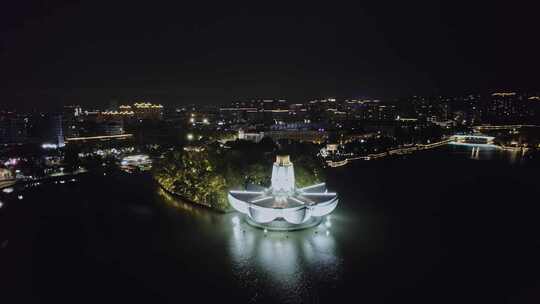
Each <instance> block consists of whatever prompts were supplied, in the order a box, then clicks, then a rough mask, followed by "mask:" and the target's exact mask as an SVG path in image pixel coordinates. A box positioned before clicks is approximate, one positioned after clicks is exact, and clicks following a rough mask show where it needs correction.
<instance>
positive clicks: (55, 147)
mask: <svg viewBox="0 0 540 304" xmlns="http://www.w3.org/2000/svg"><path fill="white" fill-rule="evenodd" d="M41 148H43V149H58V145H56V144H49V143H44V144H42V145H41Z"/></svg>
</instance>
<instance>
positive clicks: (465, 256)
mask: <svg viewBox="0 0 540 304" xmlns="http://www.w3.org/2000/svg"><path fill="white" fill-rule="evenodd" d="M471 149H472V148H470V147H446V148H443V149H441V150H438V151H429V152H423V153H419V154H415V155H411V156H407V157H405V158H404V159H387V160H381V161H367V162H365V161H364V162H357V163H355V164H353V165H350V166H347V167H341V168H336V169H332V170H331V171H329V172H328V184H329V188H330V189H331V190H335V191H337V192H338V193H339V195H340V204H339V205H338V208H337V209H336V211H335V212H334V213H333V214H332V215H331V217H330V218H329V219H327V220H325V221H324V222H323V224H321V225H320V226H319V227H317V228H315V229H310V230H304V231H299V232H289V233H283V232H268V233H267V234H265V233H264V232H263V231H261V230H258V229H255V228H252V227H250V226H247V225H246V224H245V223H244V222H243V221H242V220H241V218H240V217H239V215H238V214H236V213H230V214H225V215H223V214H218V213H214V212H212V211H209V210H206V209H201V208H197V207H193V206H191V205H189V204H185V203H182V202H178V201H176V200H174V199H172V198H170V197H168V196H167V195H166V194H164V193H163V192H161V191H158V190H157V188H156V186H155V185H154V184H153V183H152V182H151V180H150V179H149V178H148V177H144V176H135V175H115V176H110V175H108V176H91V175H89V176H86V177H81V178H80V179H79V180H78V181H77V182H75V183H66V184H56V185H54V184H53V185H47V186H42V187H39V188H36V189H32V190H28V191H26V192H24V193H23V195H24V198H23V199H22V200H18V199H17V198H16V195H15V194H11V195H4V196H3V197H2V198H1V199H2V200H3V201H4V203H5V204H4V207H3V208H2V209H0V279H1V282H0V283H1V286H2V287H1V288H0V290H1V293H0V302H1V303H27V302H30V303H58V302H70V303H103V302H106V303H108V302H120V303H127V302H133V301H136V302H147V303H150V302H153V303H159V302H171V303H184V302H185V303H193V302H209V301H213V302H216V301H219V302H222V303H228V302H231V301H237V302H238V303H250V302H280V303H319V302H323V303H338V302H343V301H345V300H347V302H353V303H360V302H363V303H394V302H396V303H403V302H413V303H463V302H466V303H539V302H540V237H539V235H540V234H539V233H540V224H539V221H538V218H539V211H540V208H539V207H538V206H539V203H540V202H539V198H540V179H539V177H540V174H539V173H540V170H539V169H540V166H539V165H538V161H535V160H524V159H522V158H521V157H520V156H519V155H518V156H516V155H515V154H512V153H506V152H505V153H503V152H501V151H498V150H494V149H485V148H484V149H482V150H481V151H480V153H479V154H478V155H477V156H475V155H474V153H471Z"/></svg>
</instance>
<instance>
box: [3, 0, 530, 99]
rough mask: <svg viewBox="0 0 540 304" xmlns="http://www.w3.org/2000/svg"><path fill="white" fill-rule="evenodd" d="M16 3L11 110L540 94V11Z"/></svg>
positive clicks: (8, 55) (6, 56) (7, 83)
mask: <svg viewBox="0 0 540 304" xmlns="http://www.w3.org/2000/svg"><path fill="white" fill-rule="evenodd" d="M10 2H13V3H11V4H8V3H5V4H3V7H2V8H1V9H0V11H1V12H0V27H1V31H0V34H1V36H0V77H1V79H0V80H1V83H2V84H1V87H2V89H1V91H0V100H1V104H3V105H25V106H39V107H43V106H45V105H59V104H65V103H82V104H96V105H100V104H107V103H108V102H109V101H110V100H111V99H118V100H119V101H125V100H131V99H133V98H142V99H145V100H147V101H158V102H164V103H188V102H189V103H191V102H214V103H217V102H226V101H230V100H231V99H236V98H248V97H285V98H288V99H290V100H291V101H303V100H305V99H306V98H311V97H319V96H328V95H332V96H373V97H382V98H386V97H395V96H403V95H411V94H426V95H429V94H460V93H469V92H481V91H484V90H492V89H523V90H537V89H539V88H538V79H539V76H538V75H539V74H538V72H539V70H540V64H539V60H538V57H539V56H540V43H539V39H540V35H539V29H540V21H539V19H538V16H537V12H538V10H537V9H536V8H535V7H533V6H532V5H525V4H522V3H520V2H519V1H506V2H504V3H502V4H498V3H495V2H492V1H489V2H486V1H474V2H478V3H476V4H473V3H468V4H467V3H463V4H459V3H458V2H457V1H448V2H437V1H422V2H413V1H392V2H390V1H388V2H384V1H370V2H377V4H356V5H354V6H351V5H342V4H339V5H338V4H337V3H334V2H335V1H326V2H325V3H324V5H317V4H315V2H314V1H312V2H305V3H297V4H295V5H292V4H291V3H285V2H284V3H282V2H277V1H264V2H261V1H252V2H251V3H252V4H251V5H250V6H246V5H238V6H235V5H233V4H231V2H229V1H222V2H227V5H223V4H222V5H216V4H213V3H212V2H203V1H198V2H195V1H190V2H187V1H177V2H175V3H176V4H174V5H171V4H169V5H162V4H159V3H158V2H156V1H145V2H144V3H142V4H140V5H139V4H135V3H133V2H135V1H132V2H123V3H118V2H117V3H114V4H113V3H105V4H95V2H93V1H87V4H81V3H76V2H66V1H30V2H24V1H22V2H21V1H10ZM111 2H112V1H111ZM289 2H292V1H289ZM358 2H360V1H358ZM398 2H399V3H398ZM469 2H473V1H469ZM480 2H482V3H480ZM194 3H199V4H194Z"/></svg>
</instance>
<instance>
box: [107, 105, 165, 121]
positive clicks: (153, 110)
mask: <svg viewBox="0 0 540 304" xmlns="http://www.w3.org/2000/svg"><path fill="white" fill-rule="evenodd" d="M100 114H101V116H102V117H101V118H102V119H103V120H106V119H108V118H134V119H139V120H140V119H152V120H159V119H162V118H163V106H162V105H160V104H153V103H150V102H136V103H134V104H133V105H120V106H119V107H118V110H116V111H104V112H101V113H100Z"/></svg>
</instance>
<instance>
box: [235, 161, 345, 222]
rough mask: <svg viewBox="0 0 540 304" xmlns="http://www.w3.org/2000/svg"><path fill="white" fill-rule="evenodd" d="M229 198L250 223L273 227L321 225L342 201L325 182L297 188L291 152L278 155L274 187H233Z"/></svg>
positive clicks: (274, 170) (274, 171)
mask: <svg viewBox="0 0 540 304" xmlns="http://www.w3.org/2000/svg"><path fill="white" fill-rule="evenodd" d="M228 199H229V203H230V204H231V206H232V207H233V208H234V209H236V210H237V211H239V212H241V213H243V214H245V215H246V218H247V221H248V223H250V224H252V225H255V226H259V227H264V228H268V229H273V230H294V229H299V228H305V227H311V226H313V225H317V224H318V223H320V220H321V217H323V216H325V215H327V214H329V213H331V212H332V211H333V210H334V209H335V208H336V206H337V204H338V196H337V194H336V193H335V192H328V191H327V190H326V184H325V183H320V184H316V185H311V186H308V187H303V188H297V187H296V184H295V178H294V166H293V164H292V162H291V161H290V160H289V156H288V155H287V156H277V158H276V162H275V163H274V165H273V167H272V179H271V186H270V188H263V187H260V186H255V185H252V186H250V187H248V189H247V190H231V191H229V195H228Z"/></svg>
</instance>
